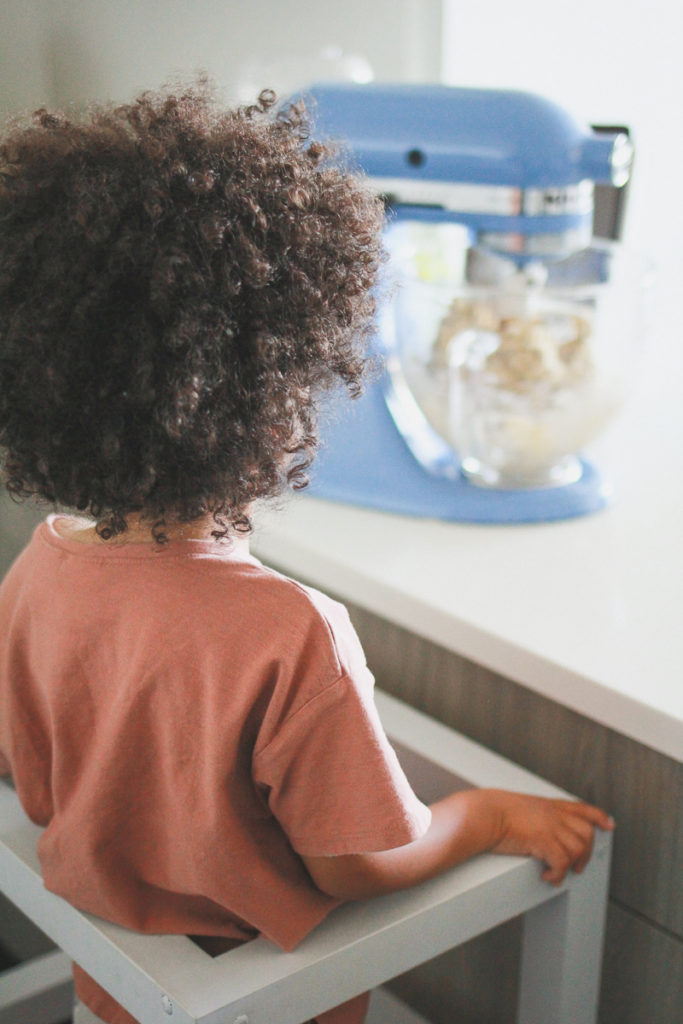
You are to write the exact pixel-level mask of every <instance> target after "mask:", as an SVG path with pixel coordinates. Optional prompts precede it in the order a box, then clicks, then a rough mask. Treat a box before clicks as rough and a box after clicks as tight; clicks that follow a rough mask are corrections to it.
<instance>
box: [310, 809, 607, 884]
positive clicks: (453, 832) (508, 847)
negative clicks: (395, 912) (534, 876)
mask: <svg viewBox="0 0 683 1024" xmlns="http://www.w3.org/2000/svg"><path fill="white" fill-rule="evenodd" d="M431 811H432V822H431V825H430V827H429V829H428V830H427V832H426V833H425V834H424V835H423V836H422V837H421V838H420V839H417V840H415V842H412V843H408V844H407V845H406V846H399V847H397V848H396V849H394V850H386V851H384V852H381V853H364V854H347V855H343V856H339V857H303V861H304V863H305V865H306V868H307V869H308V872H309V874H310V876H311V878H312V879H313V881H314V882H315V884H316V885H317V886H318V888H319V889H321V890H322V891H323V892H326V893H328V894H329V895H331V896H336V897H337V898H339V899H344V900H354V899H367V898H369V897H371V896H378V895H380V894H381V893H386V892H394V891H396V890H398V889H407V888H409V887H410V886H413V885H416V884H417V883H418V882H423V881H425V880H426V879H428V878H432V877H434V876H435V875H438V874H440V873H441V872H442V871H445V870H446V869H447V868H450V867H453V866H454V865H456V864H460V863H461V862H462V861H464V860H467V859H468V858H470V857H473V856H474V855H475V854H477V853H483V852H485V851H487V850H490V851H492V852H495V853H508V854H520V855H529V856H532V857H536V858H538V860H540V861H543V862H544V863H545V864H546V870H545V871H544V873H543V878H544V879H545V880H546V881H548V882H552V883H553V884H555V885H559V884H560V882H561V881H562V880H563V878H564V877H565V875H566V874H567V871H569V870H570V869H573V870H574V871H576V872H580V871H582V870H583V868H584V867H585V865H586V864H587V863H588V860H589V858H590V855H591V850H592V846H593V831H594V826H598V827H599V828H602V829H612V828H613V827H614V823H613V821H612V819H611V818H610V817H609V815H607V814H606V813H605V812H604V811H601V810H600V809H599V808H597V807H592V806H590V805H589V804H583V803H577V802H574V801H569V800H548V799H544V798H542V797H533V796H525V795H522V794H519V793H510V792H507V791H505V790H499V789H471V790H463V791H461V792H457V793H452V794H451V795H450V796H447V797H445V798H444V799H443V800H439V801H438V802H437V803H435V804H432V805H431Z"/></svg>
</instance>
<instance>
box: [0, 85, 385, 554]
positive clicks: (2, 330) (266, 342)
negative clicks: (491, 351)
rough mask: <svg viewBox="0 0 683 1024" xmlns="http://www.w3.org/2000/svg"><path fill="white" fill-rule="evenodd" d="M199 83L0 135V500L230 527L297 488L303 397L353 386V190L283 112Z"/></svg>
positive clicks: (363, 241)
mask: <svg viewBox="0 0 683 1024" xmlns="http://www.w3.org/2000/svg"><path fill="white" fill-rule="evenodd" d="M273 102H274V98H273V96H272V95H271V94H267V93H264V94H262V96H261V97H260V99H259V103H258V104H257V105H256V106H253V107H248V108H241V109H238V110H232V111H227V112H226V111H223V110H220V109H218V108H217V107H216V106H215V104H214V102H213V100H212V99H211V96H210V93H209V90H208V89H207V88H205V87H204V86H201V85H198V86H195V87H192V88H190V89H187V90H186V91H183V92H181V93H179V94H178V95H172V94H169V93H163V94H160V95H152V94H145V95H143V96H142V97H140V98H139V99H138V100H137V102H135V103H133V104H131V105H128V106H123V107H118V108H114V107H107V108H100V109H97V110H95V111H91V112H90V114H89V116H88V118H87V119H84V120H78V121H70V120H68V119H67V118H66V117H64V116H63V115H53V114H50V113H48V112H46V111H44V110H42V111H39V112H37V113H36V114H35V115H34V116H33V119H32V122H31V123H30V124H21V123H17V124H15V125H13V126H10V127H9V128H8V130H7V131H6V132H5V134H4V136H2V137H0V448H1V449H2V450H3V453H4V470H5V479H6V485H7V488H8V490H9V491H10V492H11V493H13V494H15V495H17V496H19V495H28V494H36V495H40V496H42V497H43V498H46V499H48V500H49V501H51V502H56V503H58V504H60V505H62V506H66V507H69V508H73V509H79V510H82V511H85V512H88V513H89V514H91V515H93V516H94V517H95V518H96V519H97V520H98V521H99V522H100V529H101V531H102V533H103V535H104V536H110V535H112V534H113V533H117V532H119V531H120V530H121V529H124V528H125V521H126V515H127V514H129V513H131V512H141V513H143V514H144V515H148V516H150V517H151V518H152V519H153V520H158V521H163V520H164V519H166V520H170V519H178V520H185V521H186V520H192V519H194V518H197V517H199V516H203V515H206V514H207V513H214V516H215V518H216V521H217V523H218V524H219V526H222V527H223V528H225V527H226V526H230V525H232V526H237V527H239V526H240V525H242V526H243V527H245V526H247V525H248V522H247V520H246V517H245V510H246V509H247V508H248V506H249V504H250V503H251V502H252V501H253V500H254V499H255V498H258V497H266V496H271V495H274V494H276V493H278V492H280V491H281V490H282V489H283V488H284V487H285V486H286V485H287V483H289V484H290V485H292V486H297V485H301V484H302V483H303V482H305V475H304V470H305V468H306V466H307V465H308V464H309V463H310V460H311V458H312V456H313V454H314V451H315V446H316V403H317V400H318V398H319V396H320V394H321V392H322V391H324V390H325V389H327V388H330V387H331V386H333V385H334V384H335V383H337V382H339V381H341V382H343V383H344V384H345V385H346V386H347V387H348V388H349V389H350V391H351V392H356V391H357V390H358V388H359V384H360V380H361V376H362V373H363V370H364V367H365V348H366V342H367V337H368V333H369V331H370V330H371V324H372V316H373V312H374V300H373V296H372V291H371V290H372V288H373V286H374V285H375V284H376V282H377V275H378V270H379V266H380V263H381V259H382V248H381V240H380V232H381V226H382V211H381V207H380V206H379V204H378V202H377V201H376V200H375V199H374V198H373V197H372V196H371V194H370V192H369V191H368V189H367V187H366V186H365V185H364V184H363V183H361V182H360V181H359V180H358V179H357V178H355V177H354V176H352V175H350V174H348V173H345V172H344V171H343V170H341V169H339V168H338V167H336V166H335V165H334V163H333V161H332V160H331V159H330V154H329V153H328V151H327V149H326V148H324V147H323V146H322V145H320V144H318V143H316V142H313V143H310V142H309V141H308V139H307V135H308V128H307V122H306V118H305V116H304V115H303V114H302V113H301V111H299V110H297V109H289V110H287V111H285V112H282V113H280V114H275V113H274V108H273Z"/></svg>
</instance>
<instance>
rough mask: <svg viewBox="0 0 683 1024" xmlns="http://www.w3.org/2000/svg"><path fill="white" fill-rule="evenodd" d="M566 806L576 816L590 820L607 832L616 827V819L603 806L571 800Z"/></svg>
mask: <svg viewBox="0 0 683 1024" xmlns="http://www.w3.org/2000/svg"><path fill="white" fill-rule="evenodd" d="M564 806H565V807H566V808H567V810H568V811H569V812H570V813H571V814H572V815H574V817H576V818H578V819H581V820H583V821H589V822H590V823H591V824H592V825H597V827H598V828H601V829H603V830H604V831H606V832H611V830H612V829H613V828H614V819H613V818H611V817H610V816H609V814H608V813H607V811H603V810H602V808H601V807H594V806H593V805H592V804H584V803H581V802H579V801H571V800H568V801H566V803H565V804H564Z"/></svg>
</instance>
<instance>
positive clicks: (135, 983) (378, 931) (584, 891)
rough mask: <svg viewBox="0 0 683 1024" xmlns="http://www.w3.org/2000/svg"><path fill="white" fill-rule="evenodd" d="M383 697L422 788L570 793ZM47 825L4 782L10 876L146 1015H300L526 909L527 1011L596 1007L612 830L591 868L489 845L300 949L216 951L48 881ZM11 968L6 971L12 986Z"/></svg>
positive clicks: (156, 1018)
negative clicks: (112, 916) (122, 921)
mask: <svg viewBox="0 0 683 1024" xmlns="http://www.w3.org/2000/svg"><path fill="white" fill-rule="evenodd" d="M377 705H378V708H379V711H380V715H381V717H382V720H383V722H384V725H385V728H386V730H387V733H388V735H389V737H390V738H391V740H392V742H394V744H395V745H396V748H397V751H398V753H399V756H400V757H401V759H402V761H403V763H404V766H405V769H406V772H407V774H408V776H409V778H410V779H411V782H412V783H413V785H414V787H415V789H416V791H417V793H418V794H419V795H420V796H422V797H423V799H426V800H432V799H435V798H437V797H438V796H439V795H442V794H443V793H444V792H447V791H448V790H450V789H456V788H462V787H464V786H477V787H481V786H494V787H498V788H506V789H516V790H519V791H523V792H530V793H536V794H539V795H543V796H558V795H559V796H566V794H564V793H563V792H562V791H560V790H558V789H557V788H556V787H554V786H552V785H550V784H549V783H547V782H545V781H544V780H542V779H539V778H538V777H536V776H534V775H532V774H530V773H529V772H526V771H524V770H523V769H521V768H519V767H517V766H516V765H513V764H511V763H510V762H509V761H506V760H504V759H503V758H501V757H498V756H497V755H494V754H492V753H490V752H489V751H487V750H486V749H484V748H483V747H481V746H479V745H478V744H476V743H473V742H471V741H470V740H467V739H466V738H464V737H463V736H461V735H460V734H458V733H456V732H454V731H453V730H451V729H449V728H447V727H446V726H444V725H442V724H440V723H438V722H435V721H434V720H432V719H430V718H428V717H427V716H425V715H422V714H420V713H418V712H416V711H414V710H413V709H412V708H409V707H408V706H407V705H405V704H403V703H401V702H400V701H397V700H395V699H394V698H391V697H389V696H388V695H386V694H383V693H381V692H378V693H377ZM39 835H40V829H39V828H37V827H36V826H34V825H32V824H31V823H30V822H29V821H28V819H27V818H26V816H25V815H24V813H23V811H22V809H21V807H20V805H19V803H18V800H17V798H16V794H15V793H14V791H13V790H12V789H11V787H10V786H9V785H8V784H7V782H2V783H0V890H2V892H4V893H5V894H6V895H7V896H8V897H9V899H11V900H12V901H13V902H14V903H15V904H16V905H17V907H18V908H19V909H20V910H21V911H23V913H24V914H26V915H27V916H28V917H29V918H30V919H31V920H32V921H33V922H34V923H35V924H36V925H37V926H38V927H39V928H40V929H42V931H44V932H45V933H46V934H47V935H49V936H50V938H51V939H52V940H53V941H54V942H55V944H56V945H57V946H59V947H60V948H61V949H62V950H63V951H64V953H66V954H67V956H68V957H71V958H72V959H74V960H76V961H78V962H79V963H80V964H81V965H82V967H83V968H84V969H85V970H86V971H88V972H89V973H90V974H91V975H92V976H93V977H94V978H95V979H96V980H97V981H98V982H99V983H100V984H101V985H102V986H103V987H104V988H106V989H107V990H108V991H109V992H111V994H112V995H113V996H114V997H115V998H116V999H117V1000H118V1001H119V1002H120V1003H122V1004H123V1006H125V1007H126V1009H127V1010H128V1011H129V1012H130V1013H132V1014H133V1016H135V1017H136V1018H137V1019H138V1020H139V1021H141V1022H143V1024H274V1022H276V1021H277V1024H301V1022H302V1021H305V1020H308V1019H309V1018H310V1017H313V1016H315V1015H316V1014H318V1013H320V1012H322V1011H323V1010H325V1009H328V1008H330V1007H332V1006H335V1005H337V1004H338V1003H341V1002H343V1001H344V1000H346V999H349V998H351V997H352V996H354V995H356V994H358V993H359V992H363V991H365V990H366V989H370V988H375V987H376V986H378V985H381V984H383V983H384V982H385V981H387V980H389V979H391V978H392V977H395V976H396V975H398V974H400V973H402V972H403V971H406V970H408V969H410V968H411V967H414V966H416V965H417V964H419V963H423V962H424V961H426V960H429V959H431V958H432V957H434V956H436V955H438V954H439V953H442V952H445V951H446V950H448V949H450V948H452V947H454V946H457V945H459V944H461V943H463V942H466V941H467V940H468V939H470V938H473V937H474V936H476V935H479V934H481V933H482V932H485V931H487V930H488V929H489V928H492V927H494V926H495V925H497V924H500V923H502V922H503V921H507V920H510V919H511V918H513V917H516V916H517V915H519V914H524V915H525V919H524V939H523V951H522V970H521V979H520V1003H519V1009H518V1018H517V1019H518V1022H519V1024H550V1022H552V1024H594V1022H595V1020H596V1013H597V1000H598V989H599V979H600V967H601V957H602V943H603V935H604V920H605V910H606V903H607V883H608V874H609V860H610V851H611V836H610V835H609V834H607V833H602V832H600V833H598V835H597V837H596V846H595V851H594V855H593V858H592V860H591V863H590V865H589V866H588V868H587V869H586V871H585V872H584V873H583V874H582V875H579V876H577V875H572V876H570V877H569V878H568V879H567V881H566V882H565V883H563V885H562V886H561V887H560V888H555V887H552V886H550V885H548V884H547V883H545V882H543V881H542V880H541V877H540V873H541V869H540V865H539V864H537V863H536V862H534V861H532V860H529V859H526V858H520V857H502V856H495V855H493V854H487V855H483V856H480V857H477V858H475V859H473V860H471V861H469V862H468V863H466V864H463V865H460V866H459V867H457V868H455V869H453V870H451V871H449V872H447V873H446V874H444V875H442V876H441V877H439V878H437V879H434V880H432V881H430V882H427V883H425V884H423V885H421V886H418V887H416V888H414V889H411V890H408V891H406V892H402V893H395V894H392V895H390V896H384V897H379V898H377V899H374V900H370V901H368V902H366V903H357V904H347V905H345V906H343V907H340V908H339V909H338V910H337V911H335V912H334V913H333V914H331V915H330V917H329V918H328V919H327V920H326V921H325V922H323V924H322V925H320V926H319V927H318V928H317V929H315V931H314V932H313V933H311V935H309V936H308V937H307V938H306V939H305V940H304V941H303V942H302V943H301V945H300V946H298V947H297V949H296V950H294V952H292V953H282V952H281V951H279V950H278V949H277V948H276V947H275V946H273V945H272V944H271V943H270V942H268V941H267V940H265V939H257V940H255V941H254V942H250V943H248V944H247V945H245V946H242V947H239V948H238V949H235V950H232V951H231V952H229V953H225V954H223V955H222V956H219V957H216V958H211V957H210V956H208V955H207V954H205V953H204V952H203V951H202V950H200V949H199V948H198V947H197V946H196V945H195V944H194V943H193V942H192V941H191V940H190V939H188V938H185V937H184V936H177V935H175V936H146V935H139V934H136V933H134V932H130V931H127V930H125V929H123V928H120V927H118V926H116V925H113V924H109V923H108V922H105V921H103V920H101V919H99V918H96V917H93V916H91V915H88V914H83V913H81V912H79V911H77V910H75V909H74V908H73V907H71V906H69V904H67V903H66V902H65V901H64V900H62V899H60V898H59V897H58V896H55V895H54V894H52V893H49V892H47V891H46V890H45V889H44V887H43V884H42V879H41V875H40V866H39V862H38V858H37V856H36V852H35V848H36V841H37V839H38V837H39ZM491 969H492V972H495V965H494V964H492V965H491ZM12 973H13V972H7V973H6V975H5V976H3V975H0V993H2V991H4V992H5V994H7V986H8V985H10V986H11V984H12V980H11V975H12ZM1 1011H2V997H1V995H0V1014H1ZM16 1019H21V1018H19V1017H18V1016H17V1017H15V1020H16ZM45 1020H47V1018H45ZM1 1021H2V1017H1V1016H0V1022H1ZM34 1024H40V1022H39V1021H38V1020H37V1019H36V1020H35V1022H34ZM386 1024H391V1022H389V1021H387V1022H386Z"/></svg>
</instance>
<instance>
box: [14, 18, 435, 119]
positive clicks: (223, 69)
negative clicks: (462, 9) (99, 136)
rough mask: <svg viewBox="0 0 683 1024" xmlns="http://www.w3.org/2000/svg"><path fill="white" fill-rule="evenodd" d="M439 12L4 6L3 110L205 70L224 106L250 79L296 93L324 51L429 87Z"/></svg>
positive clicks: (118, 97) (133, 88)
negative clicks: (356, 58) (333, 48)
mask: <svg viewBox="0 0 683 1024" xmlns="http://www.w3.org/2000/svg"><path fill="white" fill-rule="evenodd" d="M440 17H441V3H440V0H344V2H339V0H318V2H317V3H316V2H312V0H286V2H284V0H278V2H275V0H261V2H256V3H249V2H245V0H1V2H0V115H2V114H7V113H12V112H14V111H16V110H18V109H24V108H26V107H31V106H35V105H36V104H39V103H45V104H47V105H51V104H52V105H67V104H69V103H72V102H75V103H83V102H84V101H87V100H114V101H121V102H123V101H125V100H129V99H131V98H132V96H133V95H134V94H136V93H137V92H139V91H141V90H143V89H147V88H154V87H156V86H159V85H161V84H162V83H164V82H166V81H168V80H169V79H172V78H174V77H176V76H177V75H178V74H181V75H183V76H185V77H187V76H188V75H191V74H193V73H194V72H196V71H198V70H200V69H206V70H208V71H209V73H210V74H211V76H212V77H213V78H214V79H215V80H216V82H217V83H218V84H219V86H220V87H221V89H222V90H223V92H224V94H225V95H226V97H227V98H229V99H232V98H234V97H236V96H237V95H238V93H239V91H240V84H241V83H242V82H243V81H244V80H245V79H246V78H249V79H250V80H251V79H254V81H255V82H257V83H258V84H256V85H255V87H256V89H257V90H259V89H260V88H263V87H265V86H268V85H274V86H275V87H277V86H279V85H280V82H281V81H282V84H283V86H284V87H289V86H290V85H293V87H297V86H299V85H304V84H306V83H307V81H308V80H309V78H310V74H311V73H312V72H315V71H316V70H317V69H316V68H315V67H314V66H313V64H312V63H311V61H312V58H313V57H314V56H315V55H316V54H317V53H318V52H319V51H320V50H321V49H323V48H324V47H330V46H336V47H339V48H341V50H342V51H343V52H344V53H345V54H347V55H352V54H357V55H361V56H363V57H364V58H365V59H366V61H368V62H369V63H370V65H371V66H372V68H373V70H374V73H375V77H377V78H383V79H390V78H394V79H403V80H415V79H418V80H419V79H422V80H425V79H426V80H433V81H435V80H437V79H438V75H439V60H440ZM284 61H288V62H289V65H290V66H289V69H284V70H287V71H288V74H287V76H286V81H285V80H284V77H283V62H284ZM294 79H296V80H294ZM252 98H253V97H252Z"/></svg>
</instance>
